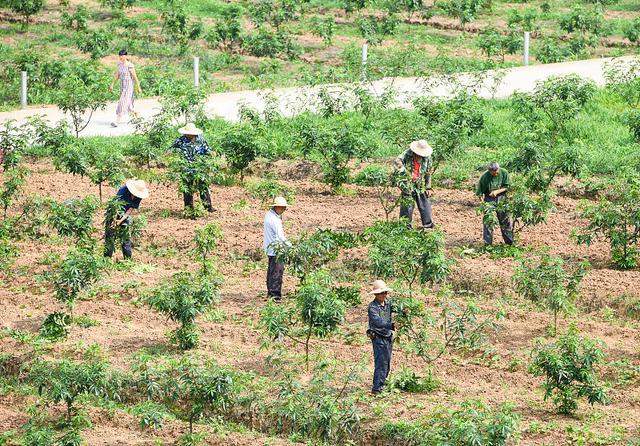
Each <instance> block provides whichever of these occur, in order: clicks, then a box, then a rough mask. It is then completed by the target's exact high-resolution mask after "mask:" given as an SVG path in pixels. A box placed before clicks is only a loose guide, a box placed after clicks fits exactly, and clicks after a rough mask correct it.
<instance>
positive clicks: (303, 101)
mask: <svg viewBox="0 0 640 446" xmlns="http://www.w3.org/2000/svg"><path fill="white" fill-rule="evenodd" d="M622 59H623V60H624V59H631V57H626V58H622ZM611 60H612V59H611V58H602V59H591V60H583V61H577V62H563V63H556V64H546V65H531V66H528V67H517V68H511V69H508V70H498V71H495V72H491V71H490V72H486V73H482V74H457V75H451V76H435V77H431V78H388V79H383V80H380V81H375V82H372V83H367V84H365V85H363V87H364V88H366V89H367V90H369V91H370V92H372V93H375V94H382V93H383V92H385V91H388V90H389V89H390V88H391V89H392V91H393V94H394V97H395V106H397V107H408V106H410V104H411V101H412V100H413V99H414V98H416V97H418V96H425V95H433V96H449V95H451V94H452V92H453V91H454V88H455V87H454V86H455V85H460V84H461V85H464V86H465V87H466V88H468V89H472V90H474V91H475V92H476V94H478V95H480V96H482V97H496V98H505V97H509V96H510V95H511V94H513V93H514V92H515V91H531V90H532V89H533V88H534V86H535V84H536V82H538V81H540V80H543V79H546V78H548V77H549V76H552V75H566V74H571V73H575V74H578V75H580V76H583V77H585V78H589V79H592V80H594V81H595V82H596V83H597V84H599V85H602V84H603V83H604V78H603V69H604V67H605V64H607V63H609V62H610V61H611ZM349 87H350V86H349V85H325V86H321V87H295V88H278V89H273V90H252V91H237V92H229V93H218V94H212V95H211V96H209V97H208V99H207V102H206V104H205V111H206V113H207V115H208V116H218V117H221V118H224V119H227V120H230V121H236V120H237V119H238V112H239V110H240V108H241V107H242V106H243V105H247V106H249V107H252V108H255V109H257V110H263V109H264V107H265V104H266V103H269V101H270V100H271V101H272V103H275V104H276V106H277V108H279V110H280V112H281V113H283V114H284V115H286V116H291V115H294V114H296V113H299V112H301V111H303V110H308V109H313V108H315V107H316V104H317V93H318V91H319V90H320V89H321V88H324V89H326V90H327V91H329V92H330V93H331V94H332V95H333V96H334V97H340V98H342V99H344V100H347V101H348V100H349V97H350V95H349V94H348V91H349V90H350V88H349ZM269 98H271V99H269ZM115 109H116V102H112V103H109V104H108V105H107V107H106V109H105V110H99V111H97V112H96V113H95V114H94V116H93V119H92V120H91V122H90V124H89V126H88V127H87V128H86V129H85V130H84V131H83V132H82V133H81V135H83V136H94V135H103V136H117V135H127V134H131V133H133V132H134V128H133V126H132V125H130V124H124V125H120V126H119V127H117V128H114V127H111V125H110V123H111V122H112V121H113V120H114V118H115ZM136 109H137V111H138V113H140V115H141V116H142V117H150V116H153V115H154V114H155V113H157V112H158V111H159V109H160V104H159V103H158V101H157V100H156V99H142V100H138V101H136ZM34 115H43V116H44V117H45V118H47V119H48V120H49V121H52V122H57V121H59V120H60V119H63V118H66V117H65V116H64V114H63V113H62V112H61V111H60V110H59V109H58V108H57V107H54V106H50V107H30V108H27V109H26V110H16V111H11V112H3V113H0V122H5V121H6V120H8V119H16V120H17V121H18V122H19V123H21V122H24V121H25V119H26V118H27V117H29V116H34ZM67 119H68V118H67Z"/></svg>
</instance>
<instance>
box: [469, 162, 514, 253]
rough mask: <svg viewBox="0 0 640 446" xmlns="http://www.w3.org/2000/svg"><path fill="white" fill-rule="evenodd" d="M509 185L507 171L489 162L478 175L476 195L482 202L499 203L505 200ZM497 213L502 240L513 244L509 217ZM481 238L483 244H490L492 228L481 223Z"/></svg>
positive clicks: (504, 213) (505, 214)
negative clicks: (479, 175)
mask: <svg viewBox="0 0 640 446" xmlns="http://www.w3.org/2000/svg"><path fill="white" fill-rule="evenodd" d="M510 187H511V181H510V180H509V172H507V171H506V170H504V169H503V168H501V167H500V165H499V164H498V163H497V162H495V161H494V162H492V163H490V164H489V168H488V170H487V171H486V172H485V173H484V174H482V176H481V177H480V181H479V182H478V189H477V190H476V195H477V196H478V197H480V199H481V200H482V201H484V202H496V203H499V202H501V201H502V200H506V198H507V191H508V190H509V188H510ZM497 215H498V221H499V222H500V231H501V232H502V238H503V239H504V242H505V243H506V244H507V245H513V232H512V227H511V219H510V218H509V216H508V215H507V213H506V212H500V211H498V212H497ZM482 238H483V239H484V244H485V246H488V245H491V244H492V243H493V228H491V227H489V226H487V225H482Z"/></svg>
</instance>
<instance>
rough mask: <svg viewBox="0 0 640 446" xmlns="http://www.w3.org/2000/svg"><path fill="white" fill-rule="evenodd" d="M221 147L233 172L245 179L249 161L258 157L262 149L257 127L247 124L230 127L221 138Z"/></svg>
mask: <svg viewBox="0 0 640 446" xmlns="http://www.w3.org/2000/svg"><path fill="white" fill-rule="evenodd" d="M219 147H220V150H221V151H222V153H224V155H225V159H226V160H227V164H228V165H229V167H230V169H231V172H232V173H234V174H240V181H244V174H245V171H246V169H247V167H249V163H250V162H251V161H253V160H254V159H256V156H258V154H259V153H260V151H261V145H260V142H259V140H258V138H257V135H256V131H255V129H254V128H253V127H252V126H251V125H247V124H238V125H235V126H233V127H230V128H229V129H228V130H227V131H226V132H225V134H224V136H223V138H222V139H221V140H220V143H219Z"/></svg>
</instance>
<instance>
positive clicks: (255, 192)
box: [247, 177, 296, 207]
mask: <svg viewBox="0 0 640 446" xmlns="http://www.w3.org/2000/svg"><path fill="white" fill-rule="evenodd" d="M247 190H248V192H249V195H250V196H251V198H254V199H256V200H260V204H261V206H263V207H269V206H270V205H271V203H273V200H274V199H275V198H276V197H284V198H285V199H286V200H287V203H289V204H291V203H293V202H294V200H295V196H296V195H295V189H294V188H293V187H289V186H287V185H286V184H283V183H281V182H279V181H278V180H276V179H274V178H272V177H267V178H264V179H262V180H259V181H255V182H252V183H250V184H249V185H247Z"/></svg>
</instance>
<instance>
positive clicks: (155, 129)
mask: <svg viewBox="0 0 640 446" xmlns="http://www.w3.org/2000/svg"><path fill="white" fill-rule="evenodd" d="M171 121H172V119H171V116H170V115H169V114H168V113H158V114H156V115H154V116H153V117H151V118H149V119H148V120H143V119H140V120H137V121H136V122H135V127H136V135H135V136H134V137H133V138H134V139H133V142H132V145H131V148H130V153H129V154H130V155H131V156H133V159H134V161H135V162H136V163H138V164H139V165H144V166H147V169H150V168H151V163H152V162H153V161H156V162H157V161H158V160H159V159H160V158H161V157H162V155H163V154H164V153H165V151H166V148H167V147H168V146H169V145H171V138H172V136H173V128H172V122H171Z"/></svg>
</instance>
